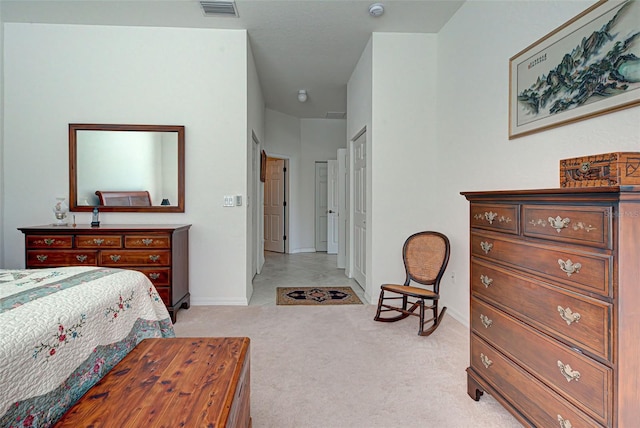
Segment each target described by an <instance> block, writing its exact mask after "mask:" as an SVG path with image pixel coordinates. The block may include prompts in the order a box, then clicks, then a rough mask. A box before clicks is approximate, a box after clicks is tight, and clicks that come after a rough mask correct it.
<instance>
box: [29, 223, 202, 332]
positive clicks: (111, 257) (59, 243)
mask: <svg viewBox="0 0 640 428" xmlns="http://www.w3.org/2000/svg"><path fill="white" fill-rule="evenodd" d="M190 227H191V225H162V224H135V225H116V224H112V225H111V224H110V225H103V226H100V227H90V226H86V225H77V226H76V227H71V226H51V225H45V226H33V227H21V228H18V229H19V230H20V231H22V233H24V235H25V265H26V267H27V268H28V269H33V268H50V267H60V266H105V267H115V268H123V269H134V270H137V271H140V272H142V273H144V274H145V275H146V276H147V277H148V278H149V279H150V280H151V282H152V283H153V284H154V286H155V287H156V290H157V291H158V294H159V295H160V297H162V300H163V301H164V304H165V305H166V306H167V309H168V310H169V314H170V315H171V320H172V321H173V322H175V321H176V312H177V311H178V309H180V308H189V305H190V294H189V228H190Z"/></svg>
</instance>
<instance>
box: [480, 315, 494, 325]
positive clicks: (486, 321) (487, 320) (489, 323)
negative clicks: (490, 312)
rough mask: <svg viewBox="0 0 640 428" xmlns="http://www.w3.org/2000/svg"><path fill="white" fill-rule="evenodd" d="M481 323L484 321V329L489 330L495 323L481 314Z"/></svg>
mask: <svg viewBox="0 0 640 428" xmlns="http://www.w3.org/2000/svg"><path fill="white" fill-rule="evenodd" d="M480 321H482V325H483V326H484V328H489V327H491V324H493V321H492V320H491V319H489V317H488V316H486V315H484V314H480Z"/></svg>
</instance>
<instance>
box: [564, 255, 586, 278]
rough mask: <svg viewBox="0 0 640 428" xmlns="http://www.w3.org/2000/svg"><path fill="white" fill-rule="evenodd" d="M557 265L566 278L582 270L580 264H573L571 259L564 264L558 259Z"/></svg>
mask: <svg viewBox="0 0 640 428" xmlns="http://www.w3.org/2000/svg"><path fill="white" fill-rule="evenodd" d="M558 264H559V265H560V269H562V271H563V272H564V273H566V274H567V276H571V274H572V273H579V272H580V268H582V265H581V264H580V263H573V262H572V261H571V259H567V261H566V262H565V261H564V260H562V259H558Z"/></svg>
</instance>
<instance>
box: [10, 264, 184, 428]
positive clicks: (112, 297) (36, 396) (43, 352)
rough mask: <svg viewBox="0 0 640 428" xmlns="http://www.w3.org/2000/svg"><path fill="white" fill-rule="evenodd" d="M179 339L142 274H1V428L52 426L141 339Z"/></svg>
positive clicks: (93, 270) (80, 269)
mask: <svg viewBox="0 0 640 428" xmlns="http://www.w3.org/2000/svg"><path fill="white" fill-rule="evenodd" d="M174 336H175V334H174V332H173V325H172V323H171V320H170V318H169V313H168V311H167V309H166V307H165V305H164V303H163V302H162V299H161V298H160V296H159V295H158V293H157V292H156V289H155V288H154V286H153V284H152V283H151V282H150V281H149V279H148V278H147V277H146V276H145V275H144V274H142V273H140V272H137V271H133V270H124V269H113V268H102V267H86V266H77V267H64V268H52V269H30V270H0V427H18V426H19V427H48V426H51V425H53V424H54V423H55V422H56V421H57V420H58V419H59V418H60V417H61V416H62V415H63V414H64V413H65V412H66V411H67V409H68V408H69V407H71V406H72V405H73V404H74V403H75V402H76V401H77V400H78V399H79V398H80V397H81V396H82V395H83V394H84V393H85V392H86V391H87V390H88V389H89V388H90V387H92V386H93V385H94V384H95V383H97V382H98V380H100V379H101V378H102V377H103V376H104V375H105V374H106V373H107V372H108V371H109V370H111V368H112V367H113V366H115V364H116V363H118V362H119V361H120V360H121V359H122V358H124V356H125V355H126V354H127V353H129V352H130V351H131V350H132V349H133V348H134V347H135V346H136V345H137V344H138V343H139V342H140V341H142V340H143V339H146V338H151V337H174Z"/></svg>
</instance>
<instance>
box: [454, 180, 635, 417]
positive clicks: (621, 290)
mask: <svg viewBox="0 0 640 428" xmlns="http://www.w3.org/2000/svg"><path fill="white" fill-rule="evenodd" d="M463 195H464V196H465V197H466V198H467V199H468V200H469V201H470V226H471V227H470V242H471V253H470V299H471V305H470V307H471V312H470V317H471V318H470V324H471V331H470V341H471V356H470V360H471V361H470V366H469V368H468V369H467V382H468V386H467V387H468V394H469V395H470V396H471V398H473V399H474V400H478V399H479V398H480V396H481V395H482V393H483V392H488V393H489V394H491V395H492V396H494V397H495V398H496V400H498V401H499V402H500V403H502V404H503V405H504V406H505V407H506V408H507V409H508V410H509V411H510V412H511V413H513V414H514V416H515V417H516V418H517V419H518V420H519V421H520V422H522V423H523V424H524V425H526V426H536V427H545V428H546V427H559V428H569V427H631V426H636V425H637V423H638V421H640V405H639V403H640V389H639V388H638V379H640V353H639V352H638V343H640V328H639V327H638V326H640V311H639V310H638V307H639V305H640V245H638V242H640V186H612V187H583V188H573V189H546V190H522V191H495V192H464V193H463Z"/></svg>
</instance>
